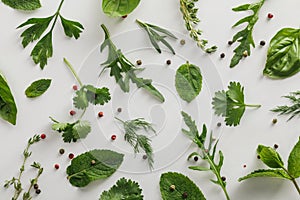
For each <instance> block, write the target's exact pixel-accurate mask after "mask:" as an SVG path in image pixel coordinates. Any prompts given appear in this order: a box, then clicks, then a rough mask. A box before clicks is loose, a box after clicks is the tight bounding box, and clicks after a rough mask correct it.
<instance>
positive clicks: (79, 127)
mask: <svg viewBox="0 0 300 200" xmlns="http://www.w3.org/2000/svg"><path fill="white" fill-rule="evenodd" d="M90 132H91V124H90V122H89V121H83V120H80V121H78V122H77V123H76V124H75V125H74V126H73V135H74V138H75V139H80V138H86V136H87V135H88V134H89V133H90Z"/></svg>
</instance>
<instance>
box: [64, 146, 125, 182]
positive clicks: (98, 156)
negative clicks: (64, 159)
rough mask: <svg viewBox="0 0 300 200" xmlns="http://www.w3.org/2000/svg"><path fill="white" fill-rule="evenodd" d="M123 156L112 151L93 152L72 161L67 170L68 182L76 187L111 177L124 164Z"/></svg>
mask: <svg viewBox="0 0 300 200" xmlns="http://www.w3.org/2000/svg"><path fill="white" fill-rule="evenodd" d="M123 157H124V155H123V154H120V153H117V152H114V151H111V150H97V149H96V150H92V151H88V152H86V153H83V154H81V155H79V156H77V157H76V158H74V159H72V162H71V165H69V166H68V168H67V174H68V180H69V182H70V183H71V184H72V185H73V186H75V187H85V186H87V185H88V184H89V183H90V182H93V181H96V180H99V179H105V178H108V177H109V176H111V175H112V174H113V173H115V172H116V170H117V169H118V168H119V167H120V165H121V164H122V162H123Z"/></svg>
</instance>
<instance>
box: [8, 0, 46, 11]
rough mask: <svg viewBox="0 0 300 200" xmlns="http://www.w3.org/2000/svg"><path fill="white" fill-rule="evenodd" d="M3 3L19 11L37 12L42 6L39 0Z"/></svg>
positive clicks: (9, 0) (12, 0)
mask: <svg viewBox="0 0 300 200" xmlns="http://www.w3.org/2000/svg"><path fill="white" fill-rule="evenodd" d="M2 2H3V3H4V4H6V5H8V6H9V7H11V8H14V9H18V10H36V9H38V8H40V7H41V6H42V5H41V3H40V1H39V0H2Z"/></svg>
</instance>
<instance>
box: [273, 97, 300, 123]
mask: <svg viewBox="0 0 300 200" xmlns="http://www.w3.org/2000/svg"><path fill="white" fill-rule="evenodd" d="M283 97H284V98H286V99H289V100H290V102H291V103H292V105H284V106H277V107H276V108H274V109H272V110H271V111H272V112H277V113H279V115H290V118H288V120H287V121H289V120H291V119H293V118H294V117H295V116H296V115H299V114H300V91H297V92H291V93H290V94H289V95H286V96H283Z"/></svg>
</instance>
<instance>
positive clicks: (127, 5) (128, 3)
mask: <svg viewBox="0 0 300 200" xmlns="http://www.w3.org/2000/svg"><path fill="white" fill-rule="evenodd" d="M139 3H140V0H103V1H102V10H103V12H104V13H105V14H106V15H108V16H110V17H120V16H124V15H128V14H129V13H131V12H132V11H133V10H134V9H135V8H136V7H137V6H138V5H139Z"/></svg>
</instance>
